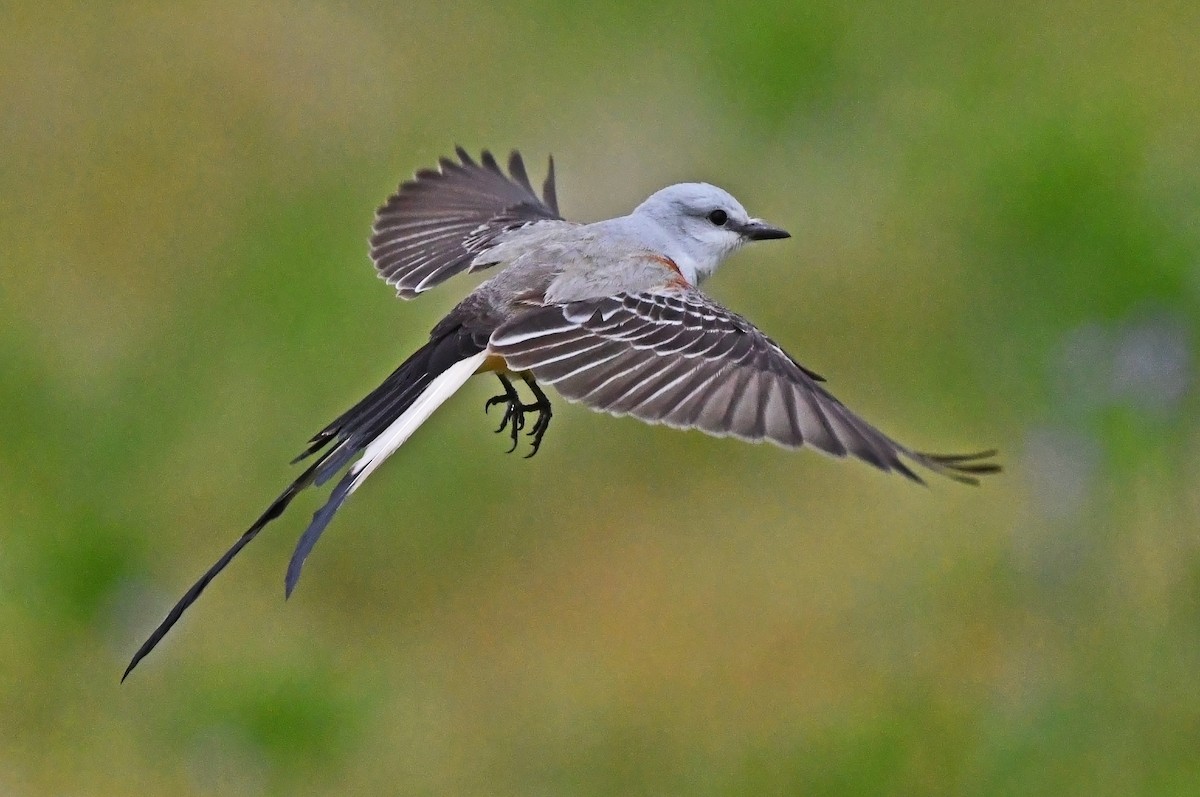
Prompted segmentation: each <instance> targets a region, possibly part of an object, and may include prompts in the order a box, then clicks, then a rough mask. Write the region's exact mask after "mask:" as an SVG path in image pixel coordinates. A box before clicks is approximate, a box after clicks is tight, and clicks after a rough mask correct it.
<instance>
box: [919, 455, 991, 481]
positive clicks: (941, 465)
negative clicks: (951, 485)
mask: <svg viewBox="0 0 1200 797" xmlns="http://www.w3.org/2000/svg"><path fill="white" fill-rule="evenodd" d="M999 453H1000V452H999V451H998V450H996V449H994V448H991V449H988V450H986V451H976V452H973V453H970V454H929V453H925V452H919V453H918V454H917V456H918V457H920V458H921V459H922V460H924V461H925V464H926V465H927V466H928V467H930V468H932V469H933V470H934V471H936V472H938V473H940V474H942V475H943V476H947V477H949V478H951V479H954V481H956V482H959V483H960V484H970V485H972V486H978V484H979V479H978V478H976V477H978V476H987V475H989V474H992V473H1000V472H1002V471H1003V470H1004V469H1003V468H1002V467H1001V466H1000V463H998V462H984V461H982V460H987V459H991V458H992V457H995V456H996V455H997V454H999Z"/></svg>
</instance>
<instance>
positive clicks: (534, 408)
mask: <svg viewBox="0 0 1200 797" xmlns="http://www.w3.org/2000/svg"><path fill="white" fill-rule="evenodd" d="M457 155H458V159H457V160H454V159H451V158H442V159H441V160H440V162H439V168H438V169H422V170H421V171H418V172H417V173H416V175H415V176H414V177H413V179H411V180H408V181H406V182H404V183H403V184H401V186H400V188H399V190H398V191H397V192H396V193H395V194H393V195H392V196H391V197H390V198H389V199H388V200H387V202H386V203H384V205H383V206H382V207H381V208H379V210H378V211H377V212H376V215H375V223H374V226H373V228H372V235H371V239H370V251H371V259H372V261H373V262H374V264H375V268H376V270H377V271H378V273H379V276H380V277H381V278H383V279H384V280H386V281H387V283H388V284H389V285H392V286H393V287H395V289H396V292H397V294H398V295H399V296H400V297H401V298H404V299H411V298H413V297H415V296H417V295H419V294H421V293H424V292H425V291H427V290H429V289H430V288H433V287H435V286H437V285H439V284H441V283H442V282H444V281H445V280H447V279H449V278H450V277H453V276H454V275H456V274H461V273H464V272H468V273H470V272H475V271H480V270H483V269H489V268H495V269H497V271H496V273H495V276H493V277H492V278H491V279H489V280H487V281H485V282H483V283H482V284H480V285H479V287H477V288H476V289H475V290H474V291H472V292H471V293H470V295H468V296H467V297H466V298H465V299H463V300H462V301H461V302H459V303H458V305H457V306H455V308H454V309H453V310H451V311H450V312H449V314H448V315H446V317H445V318H443V319H442V320H441V321H440V322H438V324H437V325H436V326H435V327H434V328H433V331H432V332H431V333H430V336H429V341H428V342H427V343H426V344H425V345H423V346H421V347H420V348H419V349H417V350H416V352H414V353H413V354H412V356H410V357H409V358H408V359H407V360H405V361H404V362H403V363H402V364H401V365H400V367H398V368H397V369H396V370H395V371H393V372H392V374H391V375H390V376H388V377H387V379H385V380H384V381H383V383H382V384H381V385H380V386H379V387H377V388H375V389H374V390H373V391H371V392H370V393H369V394H367V396H366V397H365V398H363V399H362V400H361V401H359V402H358V403H357V404H355V405H354V406H352V407H351V408H350V409H348V410H347V411H346V412H344V413H342V414H341V415H340V416H338V417H337V418H336V419H335V420H334V421H333V422H332V423H330V424H329V425H327V426H326V427H325V428H324V429H322V430H321V431H319V432H317V433H316V434H315V435H314V436H313V437H312V439H311V440H310V441H309V445H308V447H307V448H306V449H305V450H304V451H303V453H301V454H300V456H299V457H297V458H296V460H294V463H295V462H300V461H302V460H307V459H312V460H313V461H312V462H311V464H309V466H308V467H307V469H305V470H304V472H303V473H301V474H300V476H299V477H298V478H297V479H296V480H295V481H294V482H292V483H291V484H290V485H289V486H288V487H287V489H286V490H284V491H283V493H282V494H281V495H280V496H279V497H278V498H276V499H275V500H274V501H273V502H272V503H271V505H270V506H268V507H267V509H266V511H265V512H263V514H262V515H261V516H260V517H259V518H258V520H256V521H255V522H254V525H252V526H251V527H250V528H249V529H248V530H247V531H246V532H245V533H244V534H242V536H241V537H240V538H239V539H238V540H237V541H236V542H235V543H234V544H233V546H232V547H231V548H230V549H229V550H228V551H227V552H226V553H225V554H224V555H223V556H222V557H221V558H220V559H218V560H217V562H216V563H215V564H213V566H212V567H210V568H209V569H208V571H207V572H206V573H205V574H204V575H203V576H201V577H200V579H199V580H198V581H197V582H196V583H195V584H194V585H192V587H191V588H190V589H189V590H188V591H187V592H186V593H185V594H184V595H183V597H182V598H180V599H179V602H178V603H176V604H175V606H174V607H173V608H172V609H171V611H170V612H169V613H168V614H167V616H166V618H165V619H164V620H163V621H162V622H161V623H160V624H159V625H158V627H157V628H156V629H155V630H154V632H153V633H152V634H151V635H150V637H149V638H148V639H147V640H146V641H145V643H143V644H142V646H141V647H140V648H139V649H138V651H137V653H135V654H134V656H133V659H132V661H130V663H129V666H128V668H126V670H125V674H124V675H123V676H122V680H124V679H125V677H127V676H128V675H129V673H130V672H131V671H132V670H133V668H134V667H136V666H137V664H138V662H140V661H141V660H142V659H143V658H144V657H145V656H146V654H148V653H149V652H150V651H151V650H153V649H154V647H155V646H156V645H157V644H158V643H159V641H161V640H162V638H163V636H164V635H165V634H166V633H167V632H168V631H169V630H170V629H171V627H172V626H173V625H174V624H175V622H176V621H177V620H178V619H179V618H180V616H181V615H182V614H183V612H184V611H185V610H187V608H188V607H189V606H190V605H191V604H192V603H193V602H194V601H195V600H196V598H197V597H199V595H200V593H201V592H203V591H204V588H205V587H207V586H208V584H209V582H210V581H212V579H213V578H214V577H215V576H216V575H217V574H218V573H220V572H221V570H223V569H224V568H225V566H226V565H228V564H229V562H230V561H231V560H232V559H233V558H234V557H235V556H236V555H237V554H238V552H239V551H241V550H242V548H243V547H245V545H246V544H247V543H249V542H250V540H252V539H254V537H255V536H256V535H257V534H258V533H259V531H261V530H262V529H263V527H264V526H266V525H267V524H268V523H269V522H270V521H272V520H274V519H275V518H277V517H279V516H280V514H282V513H283V511H284V509H286V508H287V506H288V504H289V503H291V501H292V499H293V498H295V497H296V495H297V494H298V493H299V492H300V491H301V490H303V489H304V488H306V487H309V486H320V485H322V484H324V483H325V482H327V481H329V480H330V479H332V478H334V477H335V476H338V475H339V474H340V479H339V481H338V482H337V484H336V485H335V486H334V488H333V490H332V491H331V493H330V495H329V498H328V500H327V501H326V503H325V504H324V506H322V507H321V508H320V509H319V510H317V512H316V513H315V514H314V515H313V518H312V521H311V523H310V524H309V526H308V528H307V529H306V530H305V532H304V534H303V535H302V536H301V537H300V540H299V542H298V543H297V545H296V549H295V552H294V553H293V554H292V558H291V561H290V563H289V565H288V569H287V577H286V580H285V590H286V594H287V595H291V592H292V590H293V589H294V588H295V586H296V582H297V580H298V579H299V578H300V570H301V567H302V566H303V564H304V560H305V558H306V557H307V556H308V554H309V552H310V551H312V549H313V546H314V545H315V544H316V542H317V539H318V538H319V537H320V536H321V533H322V532H323V531H324V530H325V528H326V526H328V524H329V522H330V520H331V519H332V518H333V515H334V513H336V512H337V510H338V508H339V507H340V506H341V505H342V503H343V502H344V501H345V500H346V499H347V498H348V497H349V496H350V494H351V493H353V492H354V491H355V490H357V489H358V488H359V486H361V485H362V483H363V481H364V480H365V479H366V478H367V477H368V476H370V475H371V474H372V473H373V472H374V471H375V469H376V468H378V467H379V466H380V465H381V464H382V463H383V461H384V460H385V459H387V458H388V457H389V456H390V455H391V454H392V453H394V452H395V451H396V449H397V448H399V447H400V446H401V445H402V444H403V443H404V441H405V440H407V439H408V438H409V436H410V435H412V433H413V432H414V431H416V429H417V427H419V426H420V425H421V424H422V423H424V422H425V420H426V419H427V418H429V416H430V415H431V414H432V413H433V412H434V410H436V409H437V408H438V407H439V406H440V405H441V404H442V403H443V402H445V401H446V400H447V399H448V398H450V396H452V395H453V394H454V393H455V392H456V391H457V390H458V389H459V388H460V387H462V386H463V384H465V383H466V381H467V380H468V379H470V378H471V376H473V375H475V374H485V373H490V374H494V375H495V377H496V378H497V379H498V380H499V382H500V386H501V391H502V392H501V393H500V394H499V395H497V396H495V397H493V398H491V399H489V400H488V401H487V403H486V405H485V409H486V410H490V409H491V408H492V407H498V408H502V415H501V419H500V427H499V429H497V431H498V432H503V431H507V434H508V435H509V437H510V438H511V440H512V447H511V448H510V449H509V450H510V451H512V450H514V449H515V448H516V447H517V444H518V442H519V441H520V439H521V434H522V432H525V434H527V435H528V436H529V437H530V452H529V454H528V456H533V455H534V454H536V453H537V451H538V449H539V448H540V446H541V444H542V440H543V438H544V436H545V434H546V431H547V429H548V428H549V426H550V420H551V418H552V417H553V416H552V411H551V405H550V400H549V398H548V397H547V396H546V394H545V392H543V390H542V388H541V385H542V384H546V385H552V386H553V387H554V388H555V390H557V391H558V392H559V393H560V394H561V395H563V396H564V397H565V398H567V399H568V400H569V401H574V402H579V403H581V404H583V405H585V406H587V407H590V408H591V409H594V410H598V411H602V412H607V413H610V414H613V415H632V416H633V417H635V418H638V419H640V420H643V421H646V422H649V423H661V424H666V425H668V426H673V427H676V428H679V429H699V430H701V431H703V432H707V433H708V434H711V435H717V436H733V437H737V438H740V439H743V440H749V441H754V442H758V441H762V440H769V441H770V442H772V443H775V444H777V445H780V446H783V447H785V448H799V447H801V446H805V445H808V446H812V447H813V448H816V449H818V450H819V451H823V452H825V453H826V454H831V455H833V456H836V457H843V456H846V455H847V454H848V455H850V456H853V457H855V458H857V459H860V460H863V461H865V462H867V463H869V464H871V465H873V466H875V467H876V468H879V469H880V470H882V471H887V472H892V471H894V472H897V473H900V474H901V475H903V476H905V477H907V478H909V479H911V480H913V481H915V482H921V477H920V476H919V475H918V474H917V472H916V470H914V468H913V466H916V467H918V468H923V469H925V470H927V471H930V472H932V473H936V474H939V475H942V476H948V477H949V478H951V479H954V480H956V481H959V482H965V483H968V484H974V483H976V482H977V478H976V477H977V476H979V475H981V474H986V473H994V472H996V471H998V470H999V466H998V465H996V464H995V463H994V462H991V461H990V458H991V457H993V456H994V455H995V452H994V451H983V452H978V453H974V454H957V455H946V454H928V453H922V452H919V451H915V450H913V449H911V448H909V447H907V446H905V445H903V444H901V443H898V442H896V441H895V440H893V439H892V438H890V437H888V436H887V435H885V434H883V433H882V432H880V431H879V430H878V429H876V428H875V427H874V426H872V425H871V424H869V423H867V422H866V421H864V420H863V419H862V418H860V417H858V416H857V415H855V414H854V413H853V412H851V411H850V410H849V409H847V408H846V406H845V405H844V404H842V402H840V401H839V400H838V399H836V398H834V396H833V395H832V394H831V393H830V392H829V391H828V390H826V389H825V387H824V386H823V384H822V382H823V381H824V380H823V379H822V378H821V377H820V376H819V375H817V374H816V373H814V372H813V371H810V370H809V369H807V368H805V367H804V366H803V365H801V364H800V363H798V362H797V361H796V360H794V359H793V358H792V357H791V355H789V354H788V353H787V352H785V351H784V350H783V349H782V348H780V346H779V345H778V344H777V343H775V342H774V341H773V340H771V339H770V338H768V337H767V336H766V335H764V334H763V333H762V332H760V331H759V330H758V328H757V327H755V326H754V325H753V324H751V323H750V322H749V321H747V320H746V319H744V318H742V317H741V316H739V315H737V314H736V313H733V312H731V311H729V310H726V309H725V308H724V307H722V306H721V305H719V304H718V303H717V302H715V301H713V300H712V299H710V298H709V297H708V296H707V295H706V294H704V293H703V292H701V290H700V287H699V286H700V285H701V283H703V282H704V280H705V278H707V277H708V276H710V275H711V274H712V273H713V272H714V271H716V269H717V268H718V267H719V266H720V265H721V263H722V262H723V261H724V260H725V258H726V257H728V256H729V255H730V254H732V253H733V252H735V251H736V250H738V249H740V248H741V247H742V246H743V245H745V244H747V243H749V242H751V241H766V240H772V239H779V238H788V237H789V234H788V233H787V232H786V231H784V230H782V229H780V228H778V227H774V226H772V225H770V224H768V223H766V222H765V221H763V220H761V219H757V218H753V217H751V216H750V215H749V214H748V213H747V212H746V210H745V208H743V207H742V205H741V203H739V202H738V201H737V200H736V199H734V198H733V197H732V196H731V195H730V194H729V193H727V192H725V191H723V190H721V189H720V188H717V187H716V186H713V185H709V184H707V183H681V184H678V185H672V186H668V187H667V188H664V189H662V190H661V191H658V192H657V193H654V194H652V195H651V196H650V197H649V198H648V199H647V200H646V201H644V202H642V203H641V204H640V205H638V206H637V207H636V208H634V210H633V212H632V213H630V214H629V215H627V216H620V217H618V218H613V219H608V220H605V221H599V222H595V223H591V224H579V223H575V222H570V221H566V220H564V219H563V218H562V216H561V215H559V211H558V200H557V196H556V192H555V186H554V161H553V159H551V160H550V162H549V167H548V171H547V175H546V179H545V182H544V183H543V185H542V194H541V196H540V197H539V196H538V195H537V193H536V192H535V191H534V188H533V186H532V185H531V183H530V180H529V176H528V174H527V172H526V170H525V164H524V162H523V161H522V159H521V156H520V154H519V153H517V152H513V153H512V155H510V156H509V159H508V169H507V172H506V171H505V170H504V169H503V168H502V167H501V166H500V164H499V163H497V161H496V159H495V158H494V157H493V156H492V154H491V153H489V152H487V151H484V152H483V153H482V155H481V157H480V158H479V160H478V161H476V160H475V159H473V158H472V157H471V156H470V155H468V153H467V152H466V151H465V150H463V149H462V148H461V147H460V148H458V149H457ZM516 382H521V383H524V385H525V386H526V388H527V389H528V391H529V394H530V395H531V396H532V400H530V401H526V400H525V399H524V398H523V397H522V396H521V394H520V392H519V391H518V390H517V386H516ZM294 463H293V464H294Z"/></svg>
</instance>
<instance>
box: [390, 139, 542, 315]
mask: <svg viewBox="0 0 1200 797" xmlns="http://www.w3.org/2000/svg"><path fill="white" fill-rule="evenodd" d="M457 153H458V157H459V160H460V161H461V162H455V161H453V160H451V159H450V158H442V159H441V160H440V161H439V164H440V167H441V168H440V169H436V170H435V169H422V170H421V171H419V172H417V174H416V176H415V177H414V178H413V179H411V180H408V181H406V182H404V183H401V185H400V189H399V190H398V191H397V192H396V193H395V194H393V195H392V196H391V197H389V198H388V201H387V202H386V203H384V205H383V206H382V207H381V208H379V210H377V211H376V212H375V224H374V225H373V226H372V228H371V233H372V234H371V260H372V261H373V262H374V263H375V269H376V270H377V271H378V272H379V276H380V277H382V278H383V279H385V280H387V283H388V284H389V285H393V286H395V288H396V293H397V295H399V296H400V297H401V298H404V299H411V298H413V297H414V296H416V295H417V294H419V293H422V292H424V291H426V290H428V289H429V288H432V287H433V286H435V285H438V284H439V283H441V282H443V281H445V280H447V279H449V278H450V277H453V276H454V275H455V274H459V273H461V272H463V271H466V270H468V269H469V268H470V266H471V261H472V260H473V259H474V257H475V256H476V255H477V254H479V253H480V252H483V251H485V250H487V249H488V248H489V247H490V246H491V245H492V244H493V243H494V242H495V241H496V239H497V238H499V237H500V236H501V235H503V234H504V233H506V232H508V231H510V230H514V229H518V228H520V227H525V226H528V225H530V224H536V223H537V222H539V221H546V220H549V219H561V217H560V216H559V215H558V200H557V198H556V194H555V189H554V159H553V158H551V159H550V166H549V170H548V172H547V174H546V182H545V183H544V184H543V186H542V198H541V199H539V198H538V196H537V194H535V193H534V191H533V186H531V185H530V183H529V175H528V174H527V173H526V172H525V163H524V161H522V160H521V154H520V153H519V152H515V151H514V152H513V153H512V154H511V155H510V156H509V158H508V174H507V175H506V174H505V173H504V171H503V170H502V169H501V168H500V165H499V164H498V163H496V159H495V158H494V157H492V154H491V153H490V152H488V151H487V150H484V151H483V154H482V156H481V157H480V162H479V163H476V162H475V161H474V160H472V159H471V156H470V155H468V154H467V153H466V151H465V150H464V149H463V148H462V147H458V148H457Z"/></svg>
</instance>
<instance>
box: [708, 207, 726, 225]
mask: <svg viewBox="0 0 1200 797" xmlns="http://www.w3.org/2000/svg"><path fill="white" fill-rule="evenodd" d="M708 220H709V221H711V222H712V223H713V224H715V225H716V226H718V227H724V226H725V222H727V221H729V214H728V213H726V212H725V211H723V210H721V209H720V208H717V209H716V210H714V211H713V212H712V213H709V214H708Z"/></svg>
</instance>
